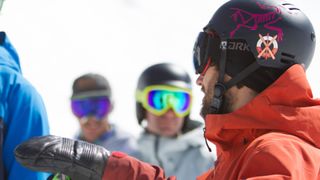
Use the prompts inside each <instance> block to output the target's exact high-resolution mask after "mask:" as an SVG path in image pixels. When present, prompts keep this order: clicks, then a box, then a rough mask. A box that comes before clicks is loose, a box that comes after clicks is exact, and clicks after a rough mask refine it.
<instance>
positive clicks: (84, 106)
mask: <svg viewBox="0 0 320 180" xmlns="http://www.w3.org/2000/svg"><path fill="white" fill-rule="evenodd" d="M71 108H72V112H73V114H74V115H75V116H77V117H78V118H82V117H86V116H96V117H97V119H98V120H101V119H103V117H104V116H106V115H107V114H108V112H109V109H110V100H109V98H108V97H91V98H85V99H71Z"/></svg>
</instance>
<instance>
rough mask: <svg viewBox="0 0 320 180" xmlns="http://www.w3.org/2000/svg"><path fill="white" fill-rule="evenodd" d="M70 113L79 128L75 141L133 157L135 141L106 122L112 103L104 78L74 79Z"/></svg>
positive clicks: (135, 152)
mask: <svg viewBox="0 0 320 180" xmlns="http://www.w3.org/2000/svg"><path fill="white" fill-rule="evenodd" d="M71 109H72V112H73V114H74V115H75V117H76V118H77V119H78V121H79V124H80V127H81V130H80V132H79V134H78V135H77V139H80V140H84V141H88V142H91V143H94V144H98V145H101V146H103V147H105V148H108V149H112V150H114V151H122V152H125V153H127V154H130V155H132V156H137V154H138V153H137V144H136V138H135V137H134V136H133V135H132V134H130V133H128V132H125V131H124V130H122V129H121V128H119V127H118V126H116V125H114V124H111V123H110V122H109V114H110V112H111V111H112V109H113V101H112V93H111V87H110V84H109V82H108V81H107V79H106V78H105V77H103V76H102V75H99V74H93V73H88V74H84V75H82V76H80V77H78V78H77V79H75V80H74V82H73V85H72V96H71Z"/></svg>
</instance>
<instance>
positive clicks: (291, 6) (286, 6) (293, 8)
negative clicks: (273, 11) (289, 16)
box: [282, 3, 300, 11]
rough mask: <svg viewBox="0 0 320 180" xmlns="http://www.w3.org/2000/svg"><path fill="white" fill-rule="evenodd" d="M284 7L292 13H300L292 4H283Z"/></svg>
mask: <svg viewBox="0 0 320 180" xmlns="http://www.w3.org/2000/svg"><path fill="white" fill-rule="evenodd" d="M282 6H284V7H285V8H287V9H289V10H290V11H293V10H297V11H300V9H299V8H297V7H295V5H293V4H291V3H284V4H282Z"/></svg>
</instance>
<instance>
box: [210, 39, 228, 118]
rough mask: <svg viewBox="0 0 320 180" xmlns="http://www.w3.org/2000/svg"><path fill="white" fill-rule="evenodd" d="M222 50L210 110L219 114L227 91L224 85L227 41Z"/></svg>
mask: <svg viewBox="0 0 320 180" xmlns="http://www.w3.org/2000/svg"><path fill="white" fill-rule="evenodd" d="M220 48H221V58H220V61H218V63H219V77H218V82H217V83H216V84H215V86H214V96H213V99H212V102H211V104H210V109H211V112H213V113H219V111H220V109H221V105H222V102H223V95H224V93H225V91H226V90H227V88H226V86H225V84H224V83H223V80H224V74H225V70H226V59H227V58H226V57H227V41H225V40H224V41H221V44H220Z"/></svg>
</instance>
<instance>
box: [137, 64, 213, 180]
mask: <svg viewBox="0 0 320 180" xmlns="http://www.w3.org/2000/svg"><path fill="white" fill-rule="evenodd" d="M191 87H192V84H191V79H190V76H189V75H188V73H187V72H186V71H185V70H184V69H183V68H181V67H180V66H178V65H175V64H171V63H160V64H154V65H152V66H150V67H148V68H146V69H145V70H144V71H143V72H142V73H141V75H140V77H139V79H138V85H137V88H136V116H137V120H138V123H139V124H140V125H141V126H142V127H143V128H144V131H143V132H142V133H141V134H140V136H139V139H138V145H139V147H140V154H141V158H140V159H141V160H143V161H144V162H148V163H151V164H154V165H158V166H160V167H162V168H163V169H164V170H165V172H166V175H168V176H172V175H175V176H176V177H177V179H186V180H188V179H195V178H196V176H197V175H198V174H200V173H203V172H205V171H207V170H208V169H209V168H210V167H212V166H213V163H214V160H215V158H214V157H215V154H214V153H212V154H211V153H210V152H209V151H208V150H207V147H206V145H205V141H204V140H203V131H202V127H203V126H202V123H200V122H199V121H195V120H191V119H190V111H191V107H192V100H193V96H192V88H191ZM190 166H192V168H190Z"/></svg>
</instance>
